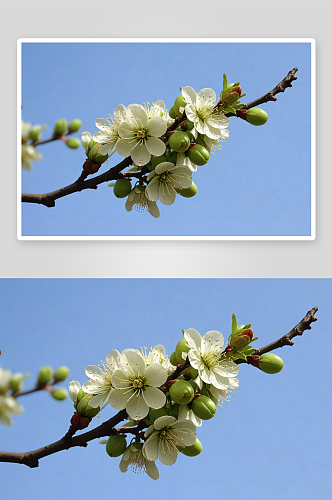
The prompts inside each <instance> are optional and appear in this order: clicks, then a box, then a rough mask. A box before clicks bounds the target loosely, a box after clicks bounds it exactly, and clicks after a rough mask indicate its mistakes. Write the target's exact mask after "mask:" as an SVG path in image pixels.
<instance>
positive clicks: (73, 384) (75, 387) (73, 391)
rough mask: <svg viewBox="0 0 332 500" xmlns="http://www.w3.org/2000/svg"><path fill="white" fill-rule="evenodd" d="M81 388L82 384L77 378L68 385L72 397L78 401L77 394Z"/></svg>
mask: <svg viewBox="0 0 332 500" xmlns="http://www.w3.org/2000/svg"><path fill="white" fill-rule="evenodd" d="M80 388H81V384H80V383H79V382H77V381H76V380H72V381H71V382H70V384H69V386H68V392H69V396H70V399H71V400H72V401H74V403H76V401H77V394H78V392H79V390H80Z"/></svg>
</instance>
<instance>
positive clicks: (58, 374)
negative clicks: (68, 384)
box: [54, 366, 69, 382]
mask: <svg viewBox="0 0 332 500" xmlns="http://www.w3.org/2000/svg"><path fill="white" fill-rule="evenodd" d="M68 375H69V368H67V366H60V368H58V369H57V370H56V371H55V373H54V381H55V382H63V381H64V380H66V378H67V377H68Z"/></svg>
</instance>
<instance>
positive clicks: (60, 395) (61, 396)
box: [51, 388, 68, 401]
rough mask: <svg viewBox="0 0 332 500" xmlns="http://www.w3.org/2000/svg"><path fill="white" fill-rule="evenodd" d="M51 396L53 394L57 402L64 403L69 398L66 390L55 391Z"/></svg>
mask: <svg viewBox="0 0 332 500" xmlns="http://www.w3.org/2000/svg"><path fill="white" fill-rule="evenodd" d="M51 394H52V397H53V398H54V399H56V400H57V401H64V400H65V399H66V398H67V396H68V393H67V391H66V389H62V388H59V389H54V391H52V392H51Z"/></svg>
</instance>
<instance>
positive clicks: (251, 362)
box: [247, 355, 260, 368]
mask: <svg viewBox="0 0 332 500" xmlns="http://www.w3.org/2000/svg"><path fill="white" fill-rule="evenodd" d="M259 358H260V356H257V355H254V356H247V363H248V364H249V365H252V366H255V367H256V368H259V365H258V362H259Z"/></svg>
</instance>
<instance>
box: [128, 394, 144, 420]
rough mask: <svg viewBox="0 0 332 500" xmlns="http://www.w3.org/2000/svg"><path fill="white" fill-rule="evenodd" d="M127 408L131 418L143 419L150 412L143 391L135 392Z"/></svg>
mask: <svg viewBox="0 0 332 500" xmlns="http://www.w3.org/2000/svg"><path fill="white" fill-rule="evenodd" d="M126 410H127V413H128V415H129V417H130V418H133V419H134V420H142V418H144V417H146V416H147V414H148V413H149V407H148V405H147V404H146V402H145V401H144V398H143V395H142V394H141V393H137V394H134V395H133V396H132V397H131V398H130V399H129V401H128V402H127V404H126Z"/></svg>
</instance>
